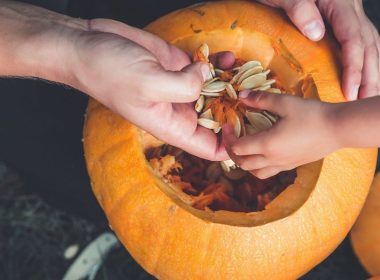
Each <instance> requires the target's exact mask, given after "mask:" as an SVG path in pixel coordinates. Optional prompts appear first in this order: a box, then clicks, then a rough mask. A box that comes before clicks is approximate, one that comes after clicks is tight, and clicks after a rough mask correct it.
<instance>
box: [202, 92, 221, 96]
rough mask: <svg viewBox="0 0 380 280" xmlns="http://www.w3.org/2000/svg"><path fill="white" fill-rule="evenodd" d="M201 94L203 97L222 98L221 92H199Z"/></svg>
mask: <svg viewBox="0 0 380 280" xmlns="http://www.w3.org/2000/svg"><path fill="white" fill-rule="evenodd" d="M201 94H202V95H205V96H214V97H216V96H222V95H223V92H205V91H201Z"/></svg>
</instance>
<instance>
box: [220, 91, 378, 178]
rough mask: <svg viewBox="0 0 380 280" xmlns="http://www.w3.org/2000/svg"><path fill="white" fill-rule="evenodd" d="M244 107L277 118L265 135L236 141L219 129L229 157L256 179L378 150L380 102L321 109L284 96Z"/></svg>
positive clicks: (253, 100) (255, 98)
mask: <svg viewBox="0 0 380 280" xmlns="http://www.w3.org/2000/svg"><path fill="white" fill-rule="evenodd" d="M241 99H242V101H243V102H244V103H245V104H247V105H248V106H251V107H254V108H258V109H263V110H268V111H270V112H273V113H275V114H277V115H279V116H280V117H281V119H280V120H279V121H278V122H277V123H276V124H275V125H274V126H273V127H272V128H271V129H269V130H266V131H263V132H260V133H257V134H255V135H252V136H246V137H242V138H239V139H236V138H235V137H234V134H233V133H231V128H229V127H223V140H224V143H225V145H226V147H227V150H228V153H229V155H230V157H231V159H233V160H234V161H235V162H236V163H237V164H238V165H239V166H240V167H241V168H243V169H245V170H249V171H251V172H252V174H254V175H255V176H257V177H259V178H267V177H270V176H273V175H275V174H277V173H279V172H281V171H283V170H289V169H293V168H295V167H297V166H299V165H302V164H305V163H309V162H312V161H316V160H319V159H321V158H323V157H324V156H326V155H327V154H329V153H331V152H333V151H335V150H337V149H340V148H344V147H358V148H359V147H379V146H380V97H378V96H377V97H372V98H367V99H363V100H360V101H354V102H347V103H336V104H332V103H324V102H319V101H315V100H304V99H301V98H298V97H293V96H287V95H275V94H268V93H262V92H259V93H251V94H250V95H249V96H248V97H247V98H241Z"/></svg>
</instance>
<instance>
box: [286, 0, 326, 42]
mask: <svg viewBox="0 0 380 280" xmlns="http://www.w3.org/2000/svg"><path fill="white" fill-rule="evenodd" d="M279 2H280V3H279V6H281V7H282V8H283V9H284V10H285V12H286V13H287V14H288V16H289V18H290V19H291V20H292V22H293V23H294V24H295V25H296V26H297V28H298V29H299V30H300V31H301V32H302V33H303V34H304V35H305V36H306V37H307V38H309V39H310V40H312V41H319V40H320V39H322V38H323V36H324V34H325V25H324V23H323V19H322V16H321V13H320V12H319V10H318V7H317V6H316V4H315V0H291V1H289V0H284V1H279Z"/></svg>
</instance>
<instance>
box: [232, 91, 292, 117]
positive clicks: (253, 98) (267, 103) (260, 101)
mask: <svg viewBox="0 0 380 280" xmlns="http://www.w3.org/2000/svg"><path fill="white" fill-rule="evenodd" d="M239 98H240V100H241V101H242V102H243V103H244V104H246V105H247V106H250V107H253V108H256V109H261V110H267V111H270V112H272V113H275V114H277V115H278V116H280V117H285V116H286V114H287V112H289V111H291V110H292V108H293V107H294V106H295V105H296V104H298V97H294V96H289V95H285V94H283V95H282V94H274V93H267V92H262V91H253V92H249V91H242V92H240V94H239Z"/></svg>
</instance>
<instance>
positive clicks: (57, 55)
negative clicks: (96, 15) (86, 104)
mask: <svg viewBox="0 0 380 280" xmlns="http://www.w3.org/2000/svg"><path fill="white" fill-rule="evenodd" d="M86 28H87V26H86V21H84V20H80V19H72V18H70V17H67V16H64V15H61V14H57V13H54V12H50V11H48V10H45V9H42V8H38V7H35V6H31V5H28V4H22V3H17V2H13V1H0V75H2V76H30V77H38V78H42V79H46V80H51V81H56V82H60V83H65V84H68V85H72V80H73V79H74V76H73V75H72V72H73V71H72V69H71V67H70V57H71V54H72V51H73V49H74V47H73V45H74V42H75V37H76V36H78V34H80V33H81V32H83V31H85V30H86Z"/></svg>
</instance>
